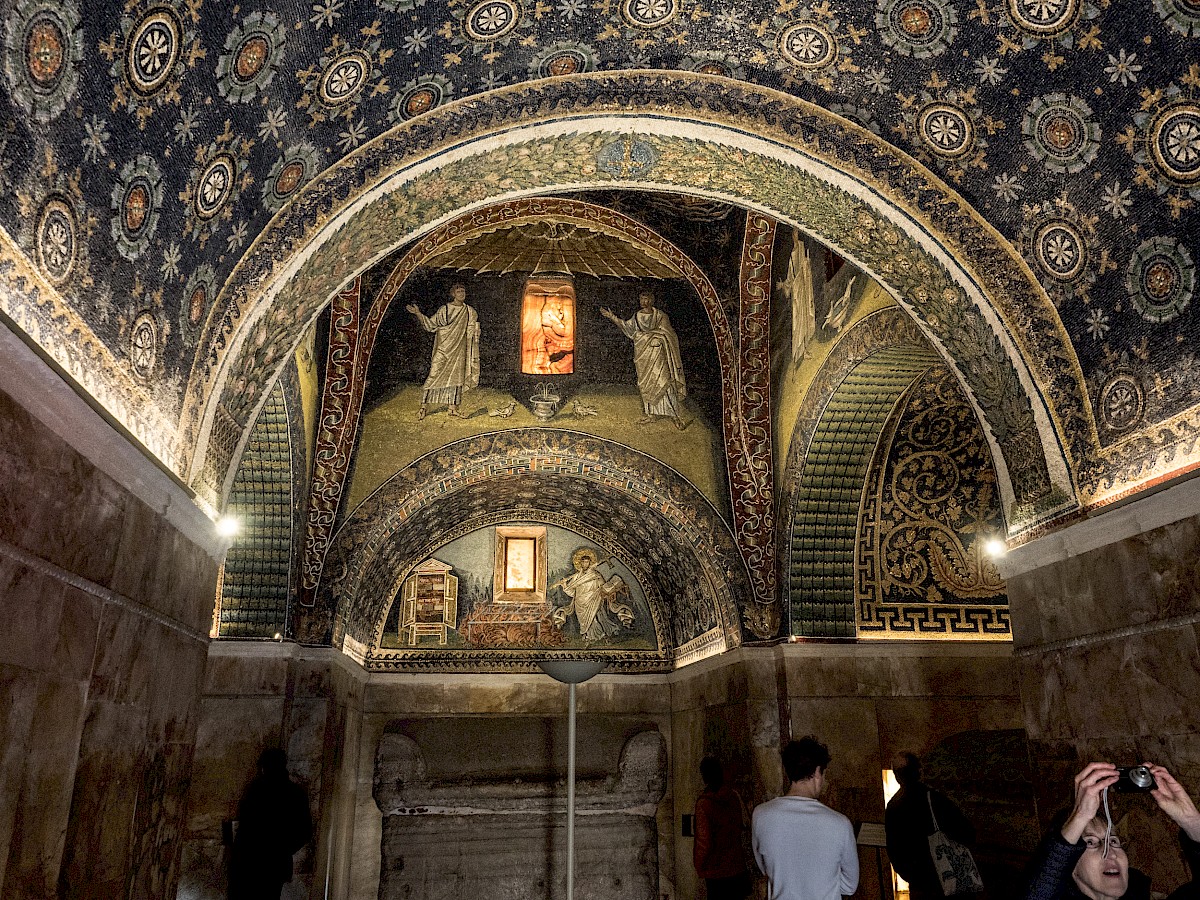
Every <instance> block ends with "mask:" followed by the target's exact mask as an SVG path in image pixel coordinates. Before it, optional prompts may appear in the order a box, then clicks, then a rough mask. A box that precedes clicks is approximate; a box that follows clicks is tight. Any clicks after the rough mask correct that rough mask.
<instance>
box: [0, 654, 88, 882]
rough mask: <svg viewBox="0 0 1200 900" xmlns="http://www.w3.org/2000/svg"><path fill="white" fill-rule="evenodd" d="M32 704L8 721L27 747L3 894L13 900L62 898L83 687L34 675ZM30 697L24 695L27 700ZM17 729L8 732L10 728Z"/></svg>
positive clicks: (30, 686)
mask: <svg viewBox="0 0 1200 900" xmlns="http://www.w3.org/2000/svg"><path fill="white" fill-rule="evenodd" d="M24 680H25V684H26V685H27V686H28V689H29V690H28V694H27V699H29V700H31V701H32V707H31V708H29V709H28V710H22V713H25V712H27V713H28V715H27V716H25V715H22V716H21V718H25V723H24V724H25V726H26V730H25V733H24V734H21V733H20V731H19V729H20V726H21V725H22V722H20V721H19V720H18V721H13V722H6V723H5V727H6V733H11V734H12V736H13V737H14V738H15V739H16V743H17V745H18V746H19V747H21V749H22V751H23V758H22V759H21V760H20V761H19V763H18V765H19V766H20V770H21V771H20V777H19V780H18V783H17V790H16V792H15V793H14V795H13V796H12V798H11V801H12V811H13V816H12V826H11V834H10V842H9V844H8V859H7V863H6V867H5V871H4V874H3V877H2V879H0V887H2V889H3V890H2V892H0V895H2V896H4V897H5V898H9V897H12V898H14V900H26V898H29V900H34V898H44V897H53V896H58V884H57V881H58V876H59V864H60V860H61V859H62V857H63V851H64V839H65V836H64V833H63V832H64V825H65V823H66V822H67V820H68V817H69V815H70V813H71V810H72V793H73V780H74V774H75V769H76V765H77V762H76V754H77V752H78V747H79V739H80V732H81V730H82V727H83V714H84V705H85V699H84V696H85V689H84V686H83V685H81V684H80V683H79V682H75V681H62V680H58V679H55V678H52V677H48V676H39V677H37V678H36V679H30V678H28V676H26V678H25V679H24ZM23 699H26V698H23ZM14 726H15V728H14V732H8V729H9V728H13V727H14Z"/></svg>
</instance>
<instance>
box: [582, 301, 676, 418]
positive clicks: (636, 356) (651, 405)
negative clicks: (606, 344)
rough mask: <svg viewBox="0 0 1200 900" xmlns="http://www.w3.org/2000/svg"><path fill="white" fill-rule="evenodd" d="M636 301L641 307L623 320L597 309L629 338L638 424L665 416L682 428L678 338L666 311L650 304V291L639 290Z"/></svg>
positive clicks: (606, 309) (608, 310)
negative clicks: (638, 395)
mask: <svg viewBox="0 0 1200 900" xmlns="http://www.w3.org/2000/svg"><path fill="white" fill-rule="evenodd" d="M638 304H639V305H640V306H641V309H639V310H638V311H637V312H636V313H634V314H633V318H631V319H626V320H624V321H622V320H621V319H619V318H618V317H617V316H616V315H614V314H613V312H612V310H610V309H608V308H602V309H601V310H600V313H601V314H602V315H603V316H604V317H605V318H606V319H608V320H609V321H610V322H612V323H613V324H614V325H616V326H617V327H618V328H620V329H621V331H622V333H623V334H624V335H625V337H627V338H629V339H630V340H631V341H633V365H634V368H635V369H636V370H637V382H638V391H640V392H641V395H642V413H643V415H642V417H641V418H640V419H638V424H639V425H644V424H646V423H647V422H650V421H651V420H653V419H654V418H655V417H656V416H665V417H667V418H669V419H671V420H673V421H674V422H675V426H676V427H677V428H678V429H679V430H680V431H682V430H683V429H685V428H687V425H688V423H687V422H686V421H684V418H683V400H684V398H685V397H686V396H687V382H686V380H685V379H684V376H683V360H682V358H681V357H680V354H679V338H678V337H676V335H675V329H674V328H672V327H671V320H670V319H669V318H667V314H666V313H665V312H663V311H662V310H661V309H657V308H656V307H655V306H654V295H653V294H651V293H650V292H649V291H643V292H642V293H641V294H640V295H639V296H638Z"/></svg>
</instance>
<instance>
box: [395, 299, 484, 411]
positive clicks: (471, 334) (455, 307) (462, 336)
mask: <svg viewBox="0 0 1200 900" xmlns="http://www.w3.org/2000/svg"><path fill="white" fill-rule="evenodd" d="M405 309H407V310H408V311H409V312H410V313H412V314H413V315H414V316H416V317H417V321H418V322H420V323H421V327H422V328H424V329H425V330H426V331H430V332H432V333H433V358H432V359H431V360H430V363H429V377H428V378H426V379H425V384H424V385H423V386H422V388H421V410H420V412H419V413H418V414H417V418H418V419H423V418H425V414H426V412H427V411H428V407H429V405H430V404H433V405H435V406H440V405H442V404H445V405H446V406H447V407H448V411H449V414H450V415H452V416H461V415H462V413H460V412H459V410H458V405H459V403H461V402H462V395H463V391H464V390H469V389H471V388H474V387H478V386H479V318H478V317H477V316H476V315H475V310H474V309H473V308H472V307H470V306H468V305H467V289H466V288H465V287H464V286H463V285H461V284H455V285H453V286H452V287H451V288H450V302H449V303H447V304H445V305H444V306H443V307H442V308H441V309H439V310H438V311H437V312H435V313H434V314H433V315H432V316H426V315H425V314H424V313H422V312H421V310H419V309H418V308H417V307H416V306H415V305H414V304H412V303H410V304H409V305H408V306H406V307H405Z"/></svg>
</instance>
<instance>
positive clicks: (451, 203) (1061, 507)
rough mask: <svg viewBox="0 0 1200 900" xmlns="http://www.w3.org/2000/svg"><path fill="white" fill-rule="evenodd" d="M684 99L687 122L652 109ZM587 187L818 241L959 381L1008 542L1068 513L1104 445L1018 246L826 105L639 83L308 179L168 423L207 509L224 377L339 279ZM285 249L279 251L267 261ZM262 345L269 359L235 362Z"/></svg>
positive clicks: (415, 125)
mask: <svg viewBox="0 0 1200 900" xmlns="http://www.w3.org/2000/svg"><path fill="white" fill-rule="evenodd" d="M681 97H682V98H685V101H684V102H686V103H687V104H688V109H687V110H686V112H671V113H667V112H663V111H662V110H678V109H679V108H680V98H681ZM644 110H653V112H642V111H644ZM601 186H602V187H606V188H612V187H622V188H638V189H658V190H673V191H683V192H687V193H693V194H697V195H701V196H706V197H711V198H714V199H720V200H725V201H728V202H734V203H738V204H740V205H743V206H747V207H749V208H751V209H755V210H759V211H763V212H766V213H768V214H770V215H773V216H775V217H777V218H780V219H782V220H784V221H787V222H789V223H791V224H794V225H796V226H797V227H799V228H801V229H802V230H804V231H806V232H807V233H809V234H811V235H813V236H814V237H816V238H818V239H819V240H821V241H822V242H824V243H826V244H828V245H829V246H831V247H833V248H834V249H835V250H837V251H838V252H839V253H840V254H841V255H843V256H844V257H846V258H848V259H850V260H852V261H853V262H854V263H855V264H856V265H858V266H859V267H860V268H862V269H864V270H865V271H867V272H869V273H870V274H871V275H872V276H873V277H875V278H876V279H877V280H879V281H880V282H881V283H882V284H883V285H884V287H885V288H887V289H888V290H889V291H890V292H891V293H892V294H893V296H895V297H896V298H897V299H898V300H899V302H900V303H901V304H902V305H903V306H904V308H905V309H906V310H907V311H908V312H909V313H910V314H911V315H912V316H913V317H914V318H915V319H916V320H917V322H918V323H919V325H920V328H921V330H922V332H923V333H924V334H925V336H926V338H927V339H928V340H929V341H930V342H931V343H932V344H933V346H934V347H935V348H936V349H937V350H938V352H939V353H940V354H941V355H942V356H943V358H944V359H946V361H947V362H948V364H949V365H950V366H951V368H952V370H953V371H954V372H955V373H956V375H957V377H958V378H959V380H960V382H961V383H962V384H963V386H964V390H965V391H966V394H967V396H968V398H969V399H970V401H971V403H972V405H973V406H974V407H975V410H976V412H977V414H978V415H979V417H980V420H981V421H982V422H984V423H985V426H986V427H985V431H986V433H987V437H988V440H989V443H990V444H991V446H992V449H993V455H994V457H995V459H996V461H997V471H998V475H999V478H1000V488H1001V493H1002V496H1003V497H1004V500H1005V501H1006V506H1007V507H1008V508H1009V509H1010V513H1011V514H1010V517H1009V521H1008V527H1009V530H1010V534H1016V533H1019V532H1021V531H1023V530H1026V529H1029V528H1032V527H1034V526H1035V525H1036V524H1037V523H1038V522H1039V521H1044V520H1046V519H1047V518H1050V517H1053V516H1055V515H1057V514H1061V513H1062V512H1064V511H1065V510H1067V509H1071V508H1074V507H1076V506H1077V505H1078V503H1077V500H1076V487H1075V484H1074V476H1073V467H1075V466H1077V465H1079V464H1080V461H1082V460H1086V459H1088V458H1090V457H1091V456H1092V455H1094V453H1095V450H1096V447H1097V445H1098V442H1097V439H1096V431H1095V425H1094V422H1093V420H1092V417H1091V411H1090V406H1089V404H1088V402H1087V396H1086V388H1085V385H1084V382H1083V378H1082V374H1081V372H1080V369H1079V365H1078V361H1077V360H1076V358H1075V355H1074V350H1073V348H1072V346H1071V344H1070V342H1069V340H1068V339H1067V336H1066V334H1065V333H1064V331H1063V329H1062V325H1061V322H1060V321H1059V319H1058V316H1057V314H1056V313H1055V311H1054V307H1053V305H1052V304H1051V303H1050V301H1049V299H1048V298H1047V296H1046V295H1045V292H1044V291H1043V290H1042V289H1041V287H1040V286H1039V285H1038V284H1037V282H1036V281H1035V280H1034V279H1033V277H1032V275H1031V273H1030V272H1029V270H1028V268H1027V266H1026V265H1025V263H1024V262H1023V261H1022V260H1021V259H1020V257H1019V255H1018V254H1017V253H1016V251H1015V250H1014V248H1013V247H1012V246H1011V245H1009V244H1008V243H1007V242H1006V241H1005V240H1004V239H1003V238H1002V237H1001V236H1000V235H999V234H998V233H996V232H995V231H994V229H992V228H991V227H990V226H989V225H988V224H987V223H986V222H984V221H983V219H982V218H981V217H980V216H978V215H977V214H976V213H975V212H974V211H973V210H972V209H971V208H970V206H969V205H968V204H967V203H966V202H965V201H964V200H963V199H962V198H961V197H958V196H957V195H956V194H955V193H954V192H953V191H951V190H950V189H949V188H948V187H947V186H946V185H945V184H944V183H943V182H941V181H940V180H939V179H937V178H936V177H934V176H933V175H932V174H931V173H929V172H928V171H927V170H925V169H924V168H923V167H921V166H920V165H919V164H918V163H916V162H915V161H913V160H912V159H911V158H909V157H907V156H906V155H904V154H903V153H901V152H900V151H898V150H896V149H895V148H893V147H891V146H889V145H887V144H886V143H885V142H884V141H882V140H881V139H879V138H877V137H875V136H874V135H872V134H871V133H870V132H868V131H866V130H865V129H862V128H860V127H859V126H856V125H854V124H852V123H850V122H847V121H846V120H844V119H841V118H839V117H837V116H835V115H833V114H832V113H829V112H827V111H825V110H823V109H821V108H820V107H817V106H814V105H812V104H809V103H806V102H804V101H800V100H797V99H795V98H792V97H789V96H787V95H784V94H779V93H776V92H773V91H769V90H764V89H760V88H756V87H753V86H750V85H746V84H744V83H740V82H731V81H728V80H726V79H721V78H716V77H709V76H701V75H682V74H679V75H671V76H666V75H663V74H661V73H644V72H632V73H595V74H592V75H586V76H580V77H578V78H574V79H569V80H565V81H563V82H556V81H550V82H537V83H533V84H529V85H521V86H514V87H512V88H511V89H506V90H503V91H497V92H496V93H495V94H493V95H489V97H488V98H483V99H477V100H471V101H469V102H463V103H459V104H451V105H449V106H447V107H444V108H440V109H438V110H435V111H434V112H432V113H430V114H429V115H428V116H427V117H423V118H422V119H421V120H414V122H412V123H409V124H408V125H405V126H398V127H397V128H396V129H394V130H393V131H392V132H389V133H388V134H387V135H384V136H381V137H380V138H378V139H377V140H375V141H373V142H372V143H371V144H370V145H368V146H366V147H364V148H361V149H360V151H357V152H356V153H355V154H354V155H353V156H351V157H348V158H347V159H345V160H343V161H342V162H341V163H339V164H338V165H336V166H334V167H333V168H332V169H330V170H329V171H328V172H326V173H325V175H323V176H322V177H321V178H319V179H316V180H315V181H314V182H312V183H311V184H310V185H309V186H308V187H307V188H306V189H305V193H304V194H303V196H301V197H298V198H297V200H296V201H294V203H293V205H291V206H290V207H288V208H287V210H286V211H285V212H284V213H282V214H281V215H280V216H279V217H277V219H276V220H275V221H274V222H273V223H272V225H271V226H270V227H269V228H268V229H266V230H265V231H264V232H263V233H262V234H261V235H260V236H259V238H258V239H257V240H256V242H255V245H254V247H253V248H252V250H251V251H250V252H249V253H248V254H247V255H246V256H245V257H244V258H243V260H242V261H241V263H240V264H239V266H238V269H237V270H236V271H235V273H234V274H233V275H232V276H231V278H230V280H229V282H228V283H227V284H226V286H225V288H224V290H223V292H222V296H221V298H219V302H218V304H217V307H218V308H219V314H216V315H215V317H214V319H213V320H212V322H211V323H210V327H209V328H208V329H207V330H206V336H205V340H204V342H203V345H202V346H204V348H205V349H204V350H203V351H202V352H201V353H199V354H198V356H197V360H196V365H195V366H194V368H193V371H192V373H191V378H190V381H189V389H188V392H187V397H186V403H185V415H184V418H183V421H182V422H181V429H182V432H183V434H182V437H183V439H184V441H185V443H186V444H187V445H189V446H191V447H192V448H193V456H192V458H191V461H190V469H189V481H190V482H191V483H192V484H193V486H194V487H195V488H196V489H197V491H198V492H199V493H201V494H202V495H205V496H207V497H210V498H212V499H213V500H218V501H219V499H220V497H221V495H222V494H223V493H224V490H225V488H226V484H227V476H228V468H229V460H230V459H231V458H232V456H233V453H234V451H235V450H236V447H237V445H238V443H239V441H240V440H242V434H243V433H244V431H245V429H246V427H247V424H248V423H249V422H250V421H252V420H253V415H254V413H255V411H256V408H257V405H258V404H259V403H261V391H253V392H251V396H250V397H249V398H247V397H246V396H245V392H244V391H241V390H235V387H236V386H238V385H242V386H245V385H248V384H249V385H258V384H265V383H268V382H269V380H270V378H271V377H273V373H274V372H275V371H277V370H278V364H279V358H280V355H281V354H282V353H283V352H284V349H282V348H287V347H291V346H294V344H295V341H296V340H297V339H298V335H299V333H300V329H301V328H302V327H303V325H304V324H306V323H307V322H308V321H310V320H311V319H312V317H313V316H314V315H315V314H316V312H318V311H319V310H320V308H321V307H322V306H323V305H324V303H325V302H326V300H327V298H328V297H330V296H331V295H332V292H333V291H334V290H336V289H337V288H338V287H339V286H340V285H342V284H344V283H345V282H346V281H347V280H348V279H349V278H350V277H351V276H353V275H354V274H356V273H358V272H361V271H362V270H364V269H365V268H366V267H368V266H369V265H371V264H373V263H375V262H377V261H378V260H379V259H381V258H383V256H384V255H386V254H387V253H388V252H391V250H393V249H394V248H395V247H396V246H398V245H399V244H401V243H403V242H404V241H406V240H409V239H411V238H413V237H415V236H417V235H419V234H421V233H424V232H425V231H427V230H429V229H431V228H433V227H436V226H437V225H438V224H439V223H440V222H442V221H445V220H446V219H448V218H449V217H451V216H453V215H457V214H460V213H462V212H463V211H465V210H471V209H475V208H478V207H481V206H483V205H486V204H488V203H491V202H495V201H496V200H497V199H499V198H502V197H516V196H522V195H533V194H537V193H545V192H550V191H570V190H582V189H586V188H595V187H601ZM293 231H295V232H298V233H299V234H300V235H301V237H299V238H298V237H296V236H295V234H292V233H291V232H293ZM280 246H287V247H290V248H292V250H291V252H290V253H287V254H285V255H283V258H282V259H279V258H277V257H278V256H279V254H278V248H279V247H280ZM262 347H268V348H271V349H269V350H268V351H267V352H266V353H265V354H256V353H254V352H247V348H262ZM1051 388H1053V403H1051V402H1050V398H1051Z"/></svg>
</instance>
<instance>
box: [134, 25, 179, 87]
mask: <svg viewBox="0 0 1200 900" xmlns="http://www.w3.org/2000/svg"><path fill="white" fill-rule="evenodd" d="M182 31H183V29H182V26H181V24H180V22H179V19H178V17H177V16H176V15H175V12H174V10H172V9H169V8H167V7H158V8H156V9H152V10H150V12H148V13H147V14H146V15H145V16H144V17H143V18H142V20H141V22H140V23H138V25H137V27H136V28H135V29H134V31H133V35H132V37H131V38H130V40H129V44H128V45H127V47H126V50H125V71H126V74H127V75H128V77H129V82H130V84H132V85H133V87H134V89H135V90H136V91H138V92H139V93H142V94H152V93H154V92H155V91H157V90H158V89H159V88H160V87H162V86H163V83H164V82H165V81H166V80H167V79H168V78H169V77H170V76H171V70H172V69H174V68H175V64H176V63H177V62H178V61H179V55H180V51H181V41H182V37H183V35H182Z"/></svg>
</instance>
